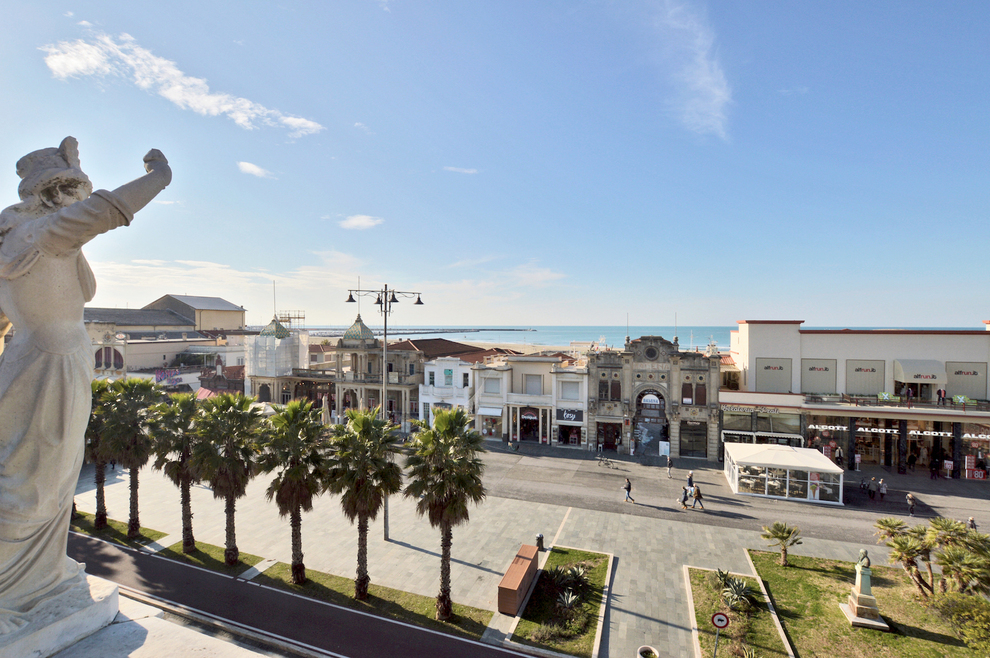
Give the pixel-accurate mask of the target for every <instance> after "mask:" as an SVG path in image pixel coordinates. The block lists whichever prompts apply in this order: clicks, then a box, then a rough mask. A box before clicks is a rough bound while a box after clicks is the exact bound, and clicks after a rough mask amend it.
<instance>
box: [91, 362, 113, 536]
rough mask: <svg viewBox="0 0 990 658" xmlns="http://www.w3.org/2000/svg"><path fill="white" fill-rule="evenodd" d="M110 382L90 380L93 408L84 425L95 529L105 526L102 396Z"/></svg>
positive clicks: (105, 466)
mask: <svg viewBox="0 0 990 658" xmlns="http://www.w3.org/2000/svg"><path fill="white" fill-rule="evenodd" d="M109 387H110V382H108V381H107V380H105V379H94V380H93V381H92V392H93V410H92V411H91V412H90V415H89V425H87V426H86V460H87V461H90V462H93V466H94V471H93V481H94V482H95V483H96V516H95V517H94V518H93V527H94V528H96V529H97V530H100V529H102V528H105V527H107V498H106V491H105V485H106V481H107V458H106V457H105V456H104V454H103V452H104V446H103V442H102V438H103V421H104V413H103V396H104V395H106V392H107V389H108V388H109Z"/></svg>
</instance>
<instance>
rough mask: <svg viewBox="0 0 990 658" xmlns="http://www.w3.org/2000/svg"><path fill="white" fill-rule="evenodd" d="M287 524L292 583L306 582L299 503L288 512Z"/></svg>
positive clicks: (300, 583)
mask: <svg viewBox="0 0 990 658" xmlns="http://www.w3.org/2000/svg"><path fill="white" fill-rule="evenodd" d="M289 525H290V526H292V583H293V584H294V585H302V584H303V583H305V582H306V565H305V564H303V550H302V512H301V511H300V509H299V505H296V506H295V507H293V508H292V512H291V513H290V514H289Z"/></svg>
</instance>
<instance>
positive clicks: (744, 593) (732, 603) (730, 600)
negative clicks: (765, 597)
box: [722, 578, 759, 611]
mask: <svg viewBox="0 0 990 658" xmlns="http://www.w3.org/2000/svg"><path fill="white" fill-rule="evenodd" d="M758 599H759V594H758V593H757V592H756V590H754V589H753V588H752V587H750V585H749V583H747V582H746V581H744V580H742V579H740V578H729V579H728V580H726V582H725V587H724V588H723V589H722V600H723V601H725V604H726V605H727V606H729V608H731V609H732V610H737V611H739V610H749V609H750V608H751V607H753V604H755V603H756V601H757V600H758Z"/></svg>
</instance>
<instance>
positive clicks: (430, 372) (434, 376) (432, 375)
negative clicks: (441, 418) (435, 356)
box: [423, 370, 437, 418]
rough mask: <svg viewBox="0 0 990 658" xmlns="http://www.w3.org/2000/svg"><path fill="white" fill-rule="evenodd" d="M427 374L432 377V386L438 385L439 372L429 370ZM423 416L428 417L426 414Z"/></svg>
mask: <svg viewBox="0 0 990 658" xmlns="http://www.w3.org/2000/svg"><path fill="white" fill-rule="evenodd" d="M426 374H427V376H428V377H429V378H430V386H436V385H437V374H436V373H435V372H433V371H432V370H431V371H429V372H428V373H426ZM423 418H426V416H423Z"/></svg>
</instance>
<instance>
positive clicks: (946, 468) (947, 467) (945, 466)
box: [942, 459, 955, 471]
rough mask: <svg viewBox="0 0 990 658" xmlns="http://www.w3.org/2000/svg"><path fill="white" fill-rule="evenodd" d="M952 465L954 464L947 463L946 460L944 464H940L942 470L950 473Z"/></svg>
mask: <svg viewBox="0 0 990 658" xmlns="http://www.w3.org/2000/svg"><path fill="white" fill-rule="evenodd" d="M954 465H955V464H954V463H953V462H951V461H949V460H948V459H947V460H945V461H944V462H942V468H944V469H945V470H947V471H951V470H952V467H953V466H954Z"/></svg>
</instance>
